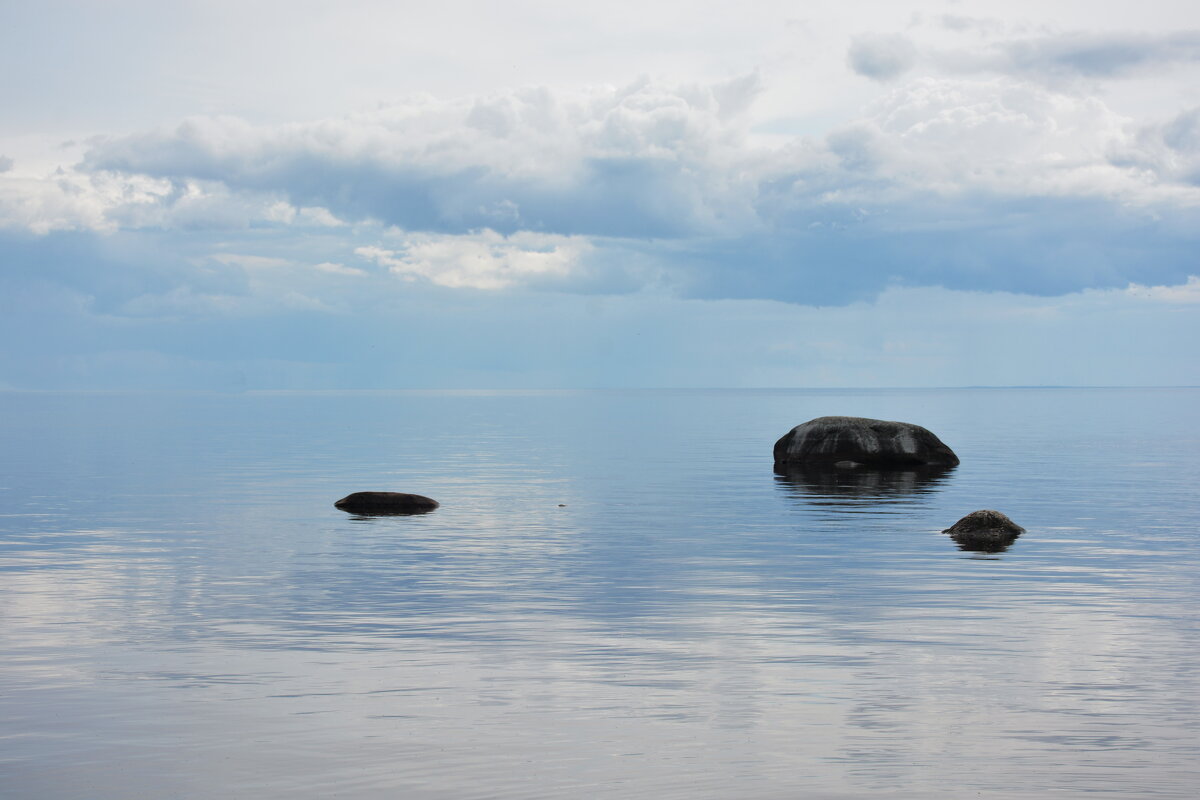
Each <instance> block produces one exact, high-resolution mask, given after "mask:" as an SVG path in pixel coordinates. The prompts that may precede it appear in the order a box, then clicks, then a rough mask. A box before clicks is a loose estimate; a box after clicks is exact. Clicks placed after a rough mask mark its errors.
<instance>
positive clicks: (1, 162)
mask: <svg viewBox="0 0 1200 800" xmlns="http://www.w3.org/2000/svg"><path fill="white" fill-rule="evenodd" d="M12 168H13V160H12V159H11V158H9V157H8V156H0V172H8V171H9V170H11V169H12Z"/></svg>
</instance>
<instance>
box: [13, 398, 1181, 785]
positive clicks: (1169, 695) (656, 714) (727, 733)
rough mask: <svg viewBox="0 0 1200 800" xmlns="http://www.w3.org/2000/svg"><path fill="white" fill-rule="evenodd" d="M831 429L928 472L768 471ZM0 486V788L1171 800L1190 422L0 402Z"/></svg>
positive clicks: (950, 402) (994, 413) (825, 410)
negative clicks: (998, 526) (969, 531)
mask: <svg viewBox="0 0 1200 800" xmlns="http://www.w3.org/2000/svg"><path fill="white" fill-rule="evenodd" d="M827 414H848V415H859V416H871V417H880V418H884V419H899V420H905V421H910V422H916V423H918V424H921V425H924V426H926V427H928V428H930V429H931V430H933V431H934V432H935V433H937V434H938V435H939V436H940V437H941V438H942V439H943V440H944V441H945V442H946V443H947V444H949V445H950V446H951V447H952V448H954V449H955V451H956V452H957V453H958V454H959V456H960V457H961V458H962V465H961V466H960V467H959V468H958V469H956V470H954V471H952V472H950V473H949V474H947V475H943V476H940V477H937V478H934V479H931V480H924V481H923V480H920V479H918V476H912V475H909V476H903V475H901V476H892V477H891V478H885V477H881V476H877V475H876V476H872V475H865V476H850V477H843V478H841V479H837V478H830V477H828V476H819V475H818V476H811V475H810V476H799V475H793V476H778V475H776V474H775V473H774V471H773V469H772V456H771V448H772V445H773V444H774V442H775V440H776V439H777V438H778V437H779V436H781V435H782V434H784V433H786V432H787V431H788V430H789V429H790V428H791V427H792V426H794V425H797V424H799V423H801V422H804V421H806V420H808V419H810V418H812V417H816V416H822V415H827ZM0 459H3V467H2V469H0V796H3V797H5V798H38V799H39V800H58V799H59V798H88V799H89V800H98V799H101V798H103V799H105V800H107V799H108V798H113V799H114V800H115V799H117V798H119V799H120V800H128V799H129V798H170V797H180V798H223V799H224V798H308V797H312V798H317V797H346V798H455V799H456V800H458V799H460V798H522V799H523V800H524V799H526V798H576V797H579V798H583V797H601V798H640V797H652V798H655V799H656V800H662V799H663V798H697V797H700V798H826V797H829V798H834V797H837V798H842V797H845V798H868V797H869V798H879V797H885V798H892V797H895V798H910V797H911V798H930V797H934V798H943V797H944V798H963V797H989V798H1005V797H1014V798H1018V797H1019V798H1025V797H1028V798H1033V797H1039V798H1040V797H1046V796H1055V795H1059V796H1072V795H1079V794H1092V793H1094V794H1101V795H1107V796H1110V797H1172V798H1193V797H1195V796H1196V795H1197V793H1198V792H1200V713H1198V712H1200V708H1198V704H1200V675H1198V674H1197V672H1198V665H1200V660H1198V658H1197V655H1198V654H1200V623H1198V620H1197V610H1198V608H1200V603H1198V601H1200V591H1198V590H1200V547H1198V546H1197V545H1198V544H1200V504H1198V503H1197V487H1198V486H1200V390H1186V389H1160V390H1115V389H1114V390H1067V389H1044V390H1018V389H1010V390H936V391H934V390H930V391H916V390H913V391H902V390H888V391H883V390H881V391H640V392H637V391H634V392H398V393H383V394H251V395H230V396H221V395H192V396H147V395H85V394H75V395H63V394H15V393H9V394H0ZM364 489H380V490H396V491H410V492H418V493H421V494H427V495H430V496H432V497H434V498H437V499H438V500H440V501H441V502H442V507H441V508H440V509H438V510H437V511H435V512H433V513H431V514H427V515H422V516H412V517H376V518H356V517H353V516H350V515H347V514H344V513H342V512H340V511H338V510H336V509H335V508H334V507H333V502H334V501H335V500H337V499H338V498H340V497H342V496H343V495H345V494H348V493H350V492H352V491H357V490H364ZM979 508H994V509H998V510H1000V511H1003V512H1005V513H1007V514H1008V515H1009V516H1011V517H1012V518H1013V519H1014V520H1016V521H1017V522H1018V523H1019V524H1021V525H1023V526H1025V527H1026V528H1027V529H1028V533H1026V534H1025V535H1024V536H1022V537H1021V538H1020V539H1018V540H1017V541H1016V542H1015V543H1014V544H1013V545H1012V546H1011V547H1010V548H1009V549H1008V550H1007V551H1004V552H1000V553H978V552H970V551H964V550H960V549H959V548H958V547H957V546H956V545H955V543H954V542H953V541H952V540H951V539H950V538H949V537H948V536H946V535H944V534H942V533H940V531H941V529H943V528H946V527H948V526H949V525H950V524H951V523H953V522H954V521H955V520H957V519H958V518H959V517H960V516H962V515H964V514H966V513H967V512H969V511H973V510H975V509H979Z"/></svg>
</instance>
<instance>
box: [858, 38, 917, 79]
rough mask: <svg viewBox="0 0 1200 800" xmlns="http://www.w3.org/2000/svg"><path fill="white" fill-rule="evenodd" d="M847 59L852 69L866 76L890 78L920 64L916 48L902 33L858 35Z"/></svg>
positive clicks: (896, 76)
mask: <svg viewBox="0 0 1200 800" xmlns="http://www.w3.org/2000/svg"><path fill="white" fill-rule="evenodd" d="M846 59H847V61H848V62H849V64H850V68H851V69H853V70H854V71H855V72H857V73H858V74H859V75H862V76H863V77H866V78H871V79H872V80H877V81H887V80H892V79H893V78H898V77H899V76H901V75H903V74H904V73H906V72H908V71H909V70H910V69H912V68H913V66H914V65H915V64H916V63H917V48H916V46H915V45H914V44H913V43H912V40H911V39H909V38H908V37H906V36H903V35H900V34H883V35H868V36H857V37H855V38H854V40H853V41H852V42H851V43H850V49H849V51H848V52H847V55H846Z"/></svg>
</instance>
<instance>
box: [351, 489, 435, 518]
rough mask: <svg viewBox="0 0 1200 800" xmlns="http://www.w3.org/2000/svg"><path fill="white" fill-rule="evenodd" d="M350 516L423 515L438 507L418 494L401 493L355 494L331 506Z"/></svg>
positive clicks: (432, 501) (433, 501)
mask: <svg viewBox="0 0 1200 800" xmlns="http://www.w3.org/2000/svg"><path fill="white" fill-rule="evenodd" d="M333 505H334V507H335V508H340V509H341V510H342V511H345V512H347V513H350V514H360V515H363V516H383V515H388V514H425V513H428V512H430V511H433V510H434V509H435V508H437V507H438V501H437V500H433V499H431V498H429V497H423V496H422V495H419V494H404V493H403V492H355V493H354V494H351V495H346V496H345V497H343V498H342V499H341V500H338V501H337V502H336V503H334V504H333Z"/></svg>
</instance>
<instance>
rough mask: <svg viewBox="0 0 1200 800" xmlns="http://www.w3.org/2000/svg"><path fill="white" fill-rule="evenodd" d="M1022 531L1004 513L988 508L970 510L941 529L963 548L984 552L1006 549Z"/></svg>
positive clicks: (1023, 530) (1022, 529)
mask: <svg viewBox="0 0 1200 800" xmlns="http://www.w3.org/2000/svg"><path fill="white" fill-rule="evenodd" d="M1024 532H1025V529H1024V528H1022V527H1021V526H1020V525H1018V524H1017V523H1015V522H1013V521H1012V520H1011V519H1009V518H1008V517H1006V516H1005V515H1004V514H1001V513H1000V512H999V511H991V510H988V509H983V510H980V511H972V512H971V513H970V514H967V515H966V516H965V517H963V518H962V519H960V520H959V521H958V522H956V523H954V524H953V525H951V526H950V527H949V528H946V530H944V531H942V533H948V534H950V538H951V539H953V540H954V541H955V542H957V543H958V546H959V547H960V548H962V549H963V550H976V551H981V552H985V553H998V552H1000V551H1002V550H1006V549H1007V548H1008V546H1009V545H1011V544H1012V543H1013V542H1015V541H1016V540H1017V537H1018V536H1020V535H1021V534H1022V533H1024Z"/></svg>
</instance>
